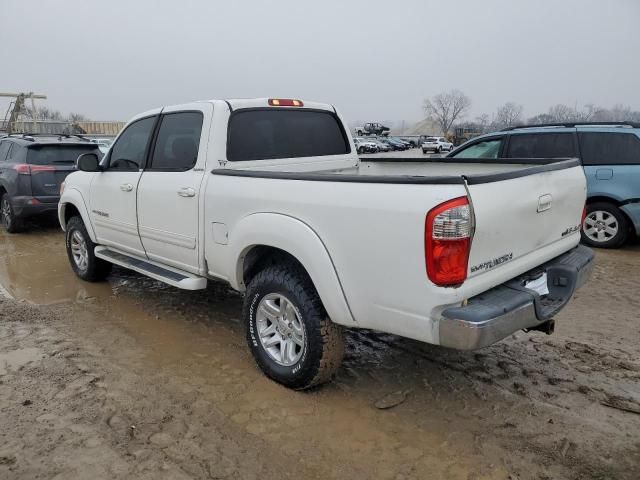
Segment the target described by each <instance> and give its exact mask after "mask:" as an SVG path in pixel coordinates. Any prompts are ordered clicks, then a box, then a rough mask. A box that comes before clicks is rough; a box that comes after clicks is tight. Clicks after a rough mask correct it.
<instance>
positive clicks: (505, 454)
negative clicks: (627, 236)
mask: <svg viewBox="0 0 640 480" xmlns="http://www.w3.org/2000/svg"><path fill="white" fill-rule="evenodd" d="M639 272H640V246H639V245H637V244H636V245H633V246H629V247H627V248H625V249H624V250H619V251H600V252H598V254H597V266H596V270H595V274H594V278H593V280H592V282H591V283H590V284H589V285H587V286H586V287H585V288H583V289H582V290H581V291H580V292H579V293H578V295H577V297H576V299H575V301H574V302H573V303H572V304H571V305H570V307H568V308H567V309H566V310H564V311H563V312H562V313H561V315H560V316H559V317H558V325H557V331H556V334H555V335H553V336H545V335H543V334H540V333H534V334H525V333H519V334H517V335H515V336H514V337H512V338H509V339H507V340H505V341H503V342H500V343H498V344H496V345H494V346H492V347H490V348H487V349H484V350H481V351H477V352H467V353H459V352H455V351H450V350H446V349H442V348H437V347H433V346H429V345H424V344H420V343H417V342H414V341H409V340H405V339H401V338H398V337H394V336H392V335H385V334H380V333H375V332H349V333H348V338H347V340H348V352H347V358H346V361H345V364H344V367H343V368H342V369H341V370H340V372H339V374H338V377H337V379H336V381H335V382H333V383H332V384H330V385H327V386H325V387H324V388H321V389H318V390H315V391H312V392H307V393H296V392H291V391H288V390H286V389H284V388H281V387H279V386H278V385H276V384H274V383H272V382H270V381H269V380H267V379H266V378H265V377H264V376H263V375H262V374H261V373H260V372H259V371H258V370H257V368H256V367H255V365H254V363H253V361H252V359H251V357H250V355H249V353H248V350H247V349H246V347H245V341H244V336H243V327H242V325H241V322H240V319H239V314H240V305H241V302H242V298H241V297H240V296H239V295H238V294H236V293H234V292H232V291H230V290H229V288H228V287H226V286H224V285H221V284H212V285H211V286H210V288H209V289H208V290H207V291H204V292H195V293H194V292H183V291H178V290H176V289H173V288H171V287H168V286H165V285H162V284H159V283H157V282H155V281H152V280H149V279H145V278H143V277H140V276H138V275H135V274H132V273H130V272H127V271H125V270H114V273H113V275H112V276H111V277H110V278H109V281H108V282H106V283H102V284H86V283H83V282H81V281H79V280H77V279H76V278H75V277H74V275H73V274H72V272H71V270H70V268H69V267H68V265H67V259H66V256H65V253H64V242H63V237H62V235H61V233H60V232H59V231H57V230H56V229H55V228H50V229H39V230H36V231H32V232H30V233H25V234H21V235H15V236H7V235H5V234H0V284H1V285H2V286H4V288H5V289H6V290H7V292H8V294H9V295H10V296H11V297H13V298H14V299H15V300H9V299H2V300H0V425H1V426H2V427H1V428H0V479H5V478H10V479H13V478H19V479H32V478H56V479H69V478H82V479H84V478H90V479H101V478H131V479H133V478H135V479H139V478H142V479H144V478H149V479H157V478H171V479H181V478H238V479H251V478H264V477H265V476H267V477H268V478H273V477H279V478H298V479H300V478H305V479H306V478H311V479H313V478H323V479H326V478H340V479H344V478H353V479H361V478H362V479H364V478H382V479H409V478H420V479H425V478H426V479H465V480H467V479H554V480H555V479H630V480H636V479H638V478H639V477H640V355H639V353H640V347H639V340H640V318H639V317H640V315H639V313H638V312H639V311H640V296H639V295H638V293H639V292H640V273H639ZM385 396H389V397H388V398H386V399H384V403H387V404H388V405H390V404H395V403H397V405H396V406H395V407H393V408H389V409H385V410H382V409H378V408H377V407H376V402H378V401H379V400H380V399H383V397H385Z"/></svg>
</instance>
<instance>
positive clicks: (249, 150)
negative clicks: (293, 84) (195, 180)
mask: <svg viewBox="0 0 640 480" xmlns="http://www.w3.org/2000/svg"><path fill="white" fill-rule="evenodd" d="M350 151H351V148H350V147H349V142H348V140H347V136H346V134H345V132H344V129H343V128H342V124H341V123H340V121H339V120H338V118H337V117H336V116H335V115H334V114H333V113H331V112H326V111H316V110H285V109H265V110H238V111H236V112H234V113H233V114H232V116H231V119H230V120H229V133H228V144H227V158H228V160H230V161H243V160H267V159H273V158H295V157H320V156H326V155H344V154H347V153H349V152H350Z"/></svg>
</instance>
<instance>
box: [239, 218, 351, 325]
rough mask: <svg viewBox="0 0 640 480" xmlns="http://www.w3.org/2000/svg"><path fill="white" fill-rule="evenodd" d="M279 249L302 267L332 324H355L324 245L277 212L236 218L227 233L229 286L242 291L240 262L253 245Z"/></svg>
mask: <svg viewBox="0 0 640 480" xmlns="http://www.w3.org/2000/svg"><path fill="white" fill-rule="evenodd" d="M258 245H265V246H270V247H275V248H279V249H280V250H284V251H285V252H287V253H289V254H291V255H293V256H294V257H295V258H296V259H297V260H298V261H299V262H300V263H301V264H302V266H303V267H304V268H305V270H306V271H307V273H308V274H309V277H311V281H312V282H313V284H314V286H315V287H316V290H317V292H318V295H320V299H321V300H322V303H323V305H324V307H325V309H326V310H327V313H328V314H329V317H330V318H331V320H332V321H333V322H335V323H338V324H341V325H347V326H355V325H356V322H355V319H354V318H353V315H352V313H351V310H350V309H349V305H348V303H347V299H346V297H345V294H344V291H343V288H342V284H341V283H340V278H339V277H338V273H337V271H336V268H335V265H334V264H333V261H332V259H331V256H330V254H329V252H328V251H327V248H326V246H325V245H324V243H323V242H322V240H321V239H320V237H319V236H318V234H317V233H316V232H315V231H314V230H313V229H312V228H311V227H310V226H309V225H307V224H306V223H304V222H302V221H301V220H299V219H297V218H294V217H291V216H288V215H283V214H277V213H254V214H251V215H248V216H246V217H244V218H243V219H242V220H240V221H239V222H238V223H237V224H236V225H235V226H234V227H233V229H232V230H231V231H230V232H229V246H230V247H231V255H230V259H233V260H234V261H235V265H232V266H230V267H231V268H230V269H229V271H233V272H234V274H232V275H230V278H229V281H230V283H231V286H232V287H234V288H235V289H238V290H244V283H243V273H244V271H243V265H244V259H245V256H246V255H247V253H248V252H249V251H250V250H251V249H252V248H253V247H255V246H258Z"/></svg>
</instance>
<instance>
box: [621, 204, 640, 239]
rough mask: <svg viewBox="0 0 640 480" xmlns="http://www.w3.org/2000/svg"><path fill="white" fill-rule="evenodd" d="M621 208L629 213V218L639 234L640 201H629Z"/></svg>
mask: <svg viewBox="0 0 640 480" xmlns="http://www.w3.org/2000/svg"><path fill="white" fill-rule="evenodd" d="M620 209H621V210H622V211H623V212H624V213H626V214H627V217H629V220H631V223H632V226H633V229H634V230H635V232H636V234H637V235H640V201H639V202H629V203H627V204H625V205H622V206H621V207H620Z"/></svg>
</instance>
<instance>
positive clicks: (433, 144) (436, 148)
mask: <svg viewBox="0 0 640 480" xmlns="http://www.w3.org/2000/svg"><path fill="white" fill-rule="evenodd" d="M451 150H453V143H451V142H447V139H446V138H444V137H428V138H426V139H425V141H424V142H423V143H422V153H427V152H435V153H440V152H450V151H451Z"/></svg>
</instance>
